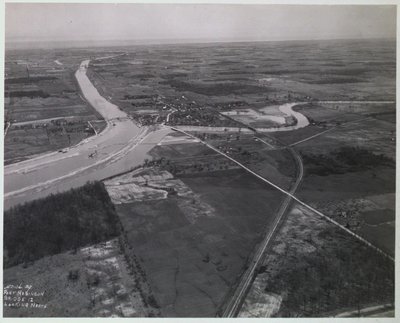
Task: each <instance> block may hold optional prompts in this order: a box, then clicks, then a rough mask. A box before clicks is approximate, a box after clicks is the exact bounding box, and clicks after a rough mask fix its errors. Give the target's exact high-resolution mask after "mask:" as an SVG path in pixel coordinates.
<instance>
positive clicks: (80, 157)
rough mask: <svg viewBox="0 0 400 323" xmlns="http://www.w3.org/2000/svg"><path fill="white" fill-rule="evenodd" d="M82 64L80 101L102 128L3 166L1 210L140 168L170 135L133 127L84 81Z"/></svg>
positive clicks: (160, 131)
mask: <svg viewBox="0 0 400 323" xmlns="http://www.w3.org/2000/svg"><path fill="white" fill-rule="evenodd" d="M88 65H89V60H85V61H83V62H82V63H81V65H80V67H79V69H78V70H77V71H76V73H75V77H76V79H77V81H78V84H79V87H80V89H81V91H82V94H83V96H84V98H85V99H86V100H87V102H88V103H89V104H91V106H92V107H93V108H95V109H96V110H97V111H98V112H99V113H100V114H101V115H102V116H103V117H104V119H105V120H106V121H107V122H108V125H107V127H106V129H105V130H103V131H102V132H101V133H100V134H98V135H97V136H93V137H90V138H88V139H86V140H84V141H82V142H81V143H79V144H78V145H76V146H74V147H71V148H70V149H68V150H67V151H66V152H65V153H61V152H53V153H49V154H45V155H41V156H37V157H35V158H33V159H30V160H26V161H23V162H20V163H16V164H11V165H8V166H7V167H5V168H4V207H5V209H7V208H9V207H11V206H13V205H15V204H18V203H22V202H26V201H30V200H34V199H37V198H39V197H43V196H47V195H49V194H50V193H55V192H58V191H64V190H67V189H70V188H73V187H78V186H81V185H83V184H85V183H86V182H87V181H92V180H101V179H103V178H106V177H108V176H112V175H114V174H117V173H119V172H123V171H126V170H129V169H130V168H132V167H134V166H137V165H139V164H141V163H143V161H144V159H145V158H148V156H147V152H148V151H150V149H151V148H153V147H154V145H156V144H157V143H158V142H159V141H160V140H161V139H162V138H163V137H164V136H165V135H166V134H168V133H169V132H170V130H169V129H166V128H159V129H157V130H155V131H149V129H148V128H146V127H142V128H140V127H138V126H137V125H136V124H135V123H134V122H132V120H130V119H129V117H128V115H127V114H126V113H125V112H123V111H121V110H120V109H119V108H118V107H117V106H116V105H114V104H112V103H111V102H109V101H107V100H106V99H105V98H103V97H102V96H101V95H100V94H99V92H98V91H97V89H96V88H95V86H94V85H93V84H92V82H91V81H90V80H89V78H88V77H87V74H86V72H87V68H88ZM93 153H94V156H93V157H92V158H90V157H89V156H90V155H92V154H93Z"/></svg>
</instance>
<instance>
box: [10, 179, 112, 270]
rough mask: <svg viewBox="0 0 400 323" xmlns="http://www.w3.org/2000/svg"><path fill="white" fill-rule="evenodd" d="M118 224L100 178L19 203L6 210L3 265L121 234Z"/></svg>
mask: <svg viewBox="0 0 400 323" xmlns="http://www.w3.org/2000/svg"><path fill="white" fill-rule="evenodd" d="M117 224H118V216H117V214H116V212H115V210H114V206H113V204H112V203H111V200H110V198H109V196H108V193H107V191H106V189H105V188H104V185H103V183H101V182H93V183H87V184H86V185H84V186H82V187H79V188H76V189H71V190H69V191H67V192H64V193H58V194H54V195H50V196H48V197H45V198H43V199H38V200H35V201H32V202H29V203H25V204H22V205H18V206H16V207H13V208H11V209H10V210H8V211H6V212H5V213H4V250H5V252H4V266H5V267H10V266H14V265H17V264H20V263H28V262H31V261H34V260H37V259H40V258H42V257H44V256H47V255H53V254H57V253H60V252H63V251H66V250H71V249H76V248H79V247H82V246H84V245H87V244H94V243H98V242H101V241H104V240H106V239H109V238H111V237H114V236H117V235H118V232H119V229H118V225H117Z"/></svg>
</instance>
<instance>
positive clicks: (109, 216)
mask: <svg viewBox="0 0 400 323" xmlns="http://www.w3.org/2000/svg"><path fill="white" fill-rule="evenodd" d="M395 49H396V43H395V42H394V41H390V40H363V41H362V40H360V41H355V40H351V41H346V40H342V41H334V40H330V41H304V42H302V41H283V42H243V43H242V42H237V43H204V44H200V43H199V44H163V45H136V46H125V47H123V46H121V47H118V46H116V47H110V48H101V47H99V48H88V49H71V50H70V51H69V50H68V51H66V52H65V53H64V52H62V51H57V50H54V51H32V52H30V51H27V52H23V51H8V52H7V54H6V64H5V66H6V84H5V86H6V90H5V97H6V104H5V121H6V124H5V133H6V136H5V164H11V163H16V162H19V161H23V160H25V159H29V158H32V157H34V156H36V155H38V154H42V153H45V152H50V151H53V152H56V153H55V154H54V155H55V157H54V160H55V161H56V162H54V165H53V168H52V169H51V171H50V170H49V171H47V169H45V167H46V166H42V165H39V163H38V165H33V166H31V167H28V166H29V165H28V166H27V167H26V168H24V167H23V165H24V163H22V164H23V165H22V166H21V169H18V167H20V164H16V165H14V166H16V168H15V169H14V168H13V169H12V170H11V171H10V173H11V175H12V176H14V175H15V176H16V177H17V175H18V176H21V178H22V180H24V179H26V178H28V177H29V176H31V177H29V182H28V183H29V184H30V185H31V184H32V186H34V185H36V178H35V176H40V174H43V173H46V176H47V175H48V176H49V177H46V178H45V180H42V182H43V183H41V182H40V181H38V182H39V183H40V184H43V187H38V188H37V189H38V192H39V193H38V194H42V193H41V192H44V193H43V194H47V191H46V190H49V191H50V190H51V189H52V188H53V187H64V188H65V189H66V188H69V187H71V186H68V187H67V185H68V182H67V181H65V182H63V177H62V176H60V177H57V176H58V173H59V172H62V171H63V169H64V166H68V167H69V166H70V165H73V166H75V164H74V161H73V159H72V158H73V157H74V156H73V153H74V151H73V149H70V150H68V149H66V148H67V147H70V146H74V145H76V144H77V143H79V142H80V141H82V140H83V139H85V138H88V137H90V136H96V135H97V134H98V133H99V132H101V131H102V130H103V129H104V128H105V127H106V126H107V125H108V126H109V127H107V129H111V130H113V131H114V132H110V135H109V138H104V136H98V137H95V138H93V139H95V140H94V141H96V140H97V139H99V138H100V139H102V138H104V141H101V140H100V141H99V142H101V147H100V145H97V143H96V142H95V143H94V144H93V145H92V146H90V149H89V148H88V150H83V151H84V153H82V155H81V156H80V159H78V158H77V162H76V164H77V166H78V162H80V163H81V167H82V169H84V170H82V179H79V178H78V177H79V176H80V175H79V174H80V173H79V172H78V173H77V174H74V176H77V178H78V179H77V181H79V185H81V183H82V184H83V183H84V181H86V180H87V178H89V179H92V178H93V179H97V180H102V182H96V183H91V184H87V185H85V186H83V187H80V188H77V189H74V190H72V191H67V192H65V193H63V194H64V195H62V194H61V195H54V196H53V195H50V196H49V197H47V198H45V199H40V200H35V201H33V202H31V203H29V204H24V205H17V206H16V207H13V208H10V209H9V210H7V211H6V212H5V215H4V218H5V228H7V230H5V252H4V264H5V268H6V269H5V274H4V281H5V283H8V284H16V283H17V281H21V282H23V283H25V282H26V283H27V284H28V282H29V281H34V280H37V285H36V286H35V288H36V289H37V290H41V289H44V288H45V287H46V286H50V285H51V286H54V287H53V288H52V289H50V290H49V291H48V293H46V295H45V298H44V299H42V300H41V301H43V303H46V304H48V311H42V312H40V310H39V309H27V310H23V311H16V310H15V311H14V309H12V308H7V309H6V314H7V316H19V315H22V316H33V315H38V316H61V315H62V316H64V315H65V316H75V315H78V316H85V317H86V316H87V317H89V316H119V317H123V316H132V317H139V316H158V317H216V316H218V317H219V316H224V317H225V315H226V314H225V313H226V311H227V310H229V306H230V301H231V300H235V299H237V300H238V302H237V304H239V305H238V308H237V311H233V312H232V313H233V315H234V316H236V315H237V316H239V317H299V316H300V317H331V316H336V315H340V314H341V313H342V314H343V313H347V312H349V313H353V314H354V311H357V310H361V309H365V308H371V307H372V308H373V307H374V306H384V307H385V308H386V306H387V304H389V306H388V311H389V312H390V311H392V310H393V302H394V268H393V261H392V260H391V259H392V258H393V257H394V256H395V224H396V214H395V200H396V182H395V178H396V97H395V93H396V84H395V76H396V55H395ZM115 54H117V55H115ZM96 57H97V58H99V57H103V58H102V59H95V58H96ZM85 59H87V60H90V62H89V63H88V64H89V65H88V67H87V76H88V77H89V79H90V81H91V82H92V83H93V85H94V86H95V87H96V89H97V90H98V92H99V94H100V95H101V96H102V97H103V98H104V99H105V100H107V101H109V102H108V103H110V102H112V103H113V104H115V105H116V106H117V107H113V109H114V108H115V111H116V112H117V114H118V116H119V114H121V115H124V117H123V118H121V119H123V120H120V118H118V117H115V118H113V119H112V120H109V121H107V122H106V121H104V120H103V119H102V118H101V116H100V115H99V114H98V113H97V112H96V110H94V109H93V108H92V107H90V106H89V104H88V103H86V102H85V100H84V99H83V97H81V94H80V92H79V89H78V86H77V84H76V83H75V78H74V72H75V71H76V70H77V69H78V67H79V64H80V62H81V61H82V60H85ZM85 72H86V69H85ZM88 83H89V84H90V82H88ZM96 89H94V90H96ZM97 99H98V97H97ZM100 99H102V98H100ZM105 106H107V105H105ZM118 108H119V109H120V110H122V112H121V111H119V110H118ZM124 112H125V113H126V114H127V115H128V116H126V115H125V114H124ZM131 119H132V120H131ZM117 120H118V121H117ZM132 121H133V123H132ZM119 123H120V124H123V125H124V126H126V132H121V133H118V131H117V130H118V129H117V128H118V127H115V124H117V125H120V124H119ZM131 128H134V129H135V131H128V130H129V129H131ZM124 129H125V128H124ZM136 130H137V133H136ZM103 134H104V133H103ZM125 134H126V135H125ZM127 143H128V145H127ZM100 149H103V151H101V150H100ZM57 152H59V154H58V153H57ZM63 153H65V154H63ZM69 154H70V155H69ZM108 154H109V155H110V156H108ZM124 154H126V155H124ZM63 157H65V158H63ZM57 158H59V160H58V159H57ZM71 160H72V161H71ZM39 162H40V161H39ZM50 162H51V160H50ZM27 164H29V163H27ZM103 164H104V165H103ZM102 167H104V168H102ZM66 168H67V167H66ZM86 168H87V170H86ZM49 169H50V168H49ZM68 169H69V168H68ZM74 171H75V168H74V167H71V173H68V174H65V176H66V177H68V176H69V175H70V174H73V173H74ZM77 171H79V169H77ZM86 171H87V173H85V172H86ZM35 172H37V173H35ZM40 172H42V173H40ZM252 172H254V173H252ZM26 174H28V175H26ZM32 174H33V175H32ZM36 174H39V175H36ZM52 174H54V178H56V179H57V180H58V182H57V184H54V186H51V185H53V184H51V183H52V180H53V178H52V176H53V175H52ZM86 174H87V176H88V177H84V176H85V175H86ZM89 175H90V176H89ZM42 176H43V175H42ZM257 176H258V178H257ZM10 178H12V177H10ZM17 178H19V177H17ZM104 178H105V179H104ZM47 182H49V183H50V184H49V185H48V186H46V185H47ZM268 182H269V183H268ZM10 183H11V184H12V183H13V181H10ZM10 183H9V184H10ZM14 183H15V182H14ZM271 184H272V185H271ZM274 185H276V186H277V187H278V188H280V189H281V190H283V191H284V192H285V193H284V192H282V191H279V189H277V188H276V186H275V187H274ZM13 187H14V186H13ZM19 189H20V187H17V184H16V186H15V188H14V189H13V190H10V191H11V195H10V196H12V194H15V195H16V196H17V198H18V194H20V193H19V191H18V190H19ZM24 189H25V188H24V187H22V193H21V194H25V191H23V190H24ZM41 190H43V191H41ZM29 193H30V192H29V190H28V191H27V192H26V196H29ZM292 195H293V196H294V197H293V196H292ZM287 196H291V198H292V200H289V199H288V198H287ZM293 198H295V199H299V200H300V201H298V202H295V201H294V200H293ZM301 202H303V203H304V204H306V205H308V206H310V207H312V208H314V209H315V210H317V211H318V212H321V213H322V214H323V215H324V216H326V217H325V218H324V217H321V216H320V215H318V214H317V213H315V212H312V211H310V209H308V208H307V207H305V206H304V205H301ZM329 219H331V220H333V221H334V222H335V223H333V222H330V221H329ZM278 220H279V221H278ZM340 225H341V226H343V227H341V226H340ZM61 227H62V228H63V230H60V229H59V228H61ZM346 230H349V231H350V232H348V231H346ZM21 233H23V234H21ZM269 233H271V235H269ZM350 233H354V234H356V235H358V236H359V237H361V238H362V239H365V240H366V241H367V242H368V243H371V244H372V246H373V247H374V248H378V249H379V250H381V251H382V253H383V254H386V256H385V255H383V254H382V253H378V252H377V251H376V250H374V249H373V248H370V247H368V246H367V245H366V244H364V243H362V241H361V240H362V239H358V238H356V237H354V236H353V235H351V234H350ZM12 237H18V238H15V239H12ZM21 237H23V238H21ZM42 237H45V238H42ZM266 238H268V239H267V240H265V239H266ZM265 241H266V244H265V245H264V242H265ZM34 247H35V248H34ZM260 250H261V251H260ZM259 251H260V252H259ZM258 255H260V258H258ZM253 264H255V265H254V266H255V267H254V271H249V270H250V269H252V268H253V267H252V266H253ZM53 268H54V273H53V272H52V271H51V270H52V269H53ZM50 269H51V270H50ZM247 272H250V276H249V277H250V279H249V281H248V282H247V281H246V274H247ZM59 277H61V278H59ZM57 278H59V280H58V281H57ZM243 281H245V283H246V284H247V285H242V284H241V283H242V282H243ZM242 286H245V287H246V288H244V289H243V293H241V294H240V295H239V296H238V297H236V295H237V294H236V292H237V291H240V289H241V288H242ZM78 294H79V296H76V295H78ZM64 299H65V302H66V304H70V306H69V311H68V312H66V309H65V308H61V307H59V306H58V305H57V304H56V303H57V301H61V300H64ZM235 306H236V305H235ZM228 312H229V311H228ZM353 314H352V315H353ZM229 315H230V314H229Z"/></svg>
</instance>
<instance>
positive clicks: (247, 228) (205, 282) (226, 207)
mask: <svg viewBox="0 0 400 323" xmlns="http://www.w3.org/2000/svg"><path fill="white" fill-rule="evenodd" d="M183 145H185V147H182V146H183ZM169 146H174V147H175V146H180V148H179V150H180V153H182V152H183V151H186V156H191V155H192V156H191V157H190V158H191V160H192V163H193V162H195V161H197V158H196V157H195V156H196V152H195V150H196V149H195V147H196V146H194V147H193V145H192V144H179V145H169ZM162 147H163V148H164V146H162ZM163 148H162V149H163ZM199 148H200V147H199ZM157 149H160V148H159V147H157ZM167 151H168V150H167ZM197 151H199V150H197ZM189 152H191V154H189ZM160 153H161V152H160V151H158V152H157V154H160ZM176 155H179V153H176V154H175V158H176ZM214 158H215V157H213V156H210V155H209V157H208V163H210V164H211V163H213V162H215V161H214ZM188 159H189V158H188ZM189 160H190V159H189ZM187 162H188V160H185V163H187ZM167 163H168V164H167ZM174 163H176V164H179V163H181V159H179V158H176V159H174V158H172V157H171V156H170V157H169V159H168V162H166V161H165V162H159V163H157V166H156V168H155V169H154V170H151V169H150V170H146V169H144V170H143V171H140V170H138V171H135V172H134V173H133V174H132V175H129V174H126V175H122V176H121V177H120V178H118V177H116V178H113V179H111V180H109V181H105V185H106V188H107V190H108V192H109V194H110V195H111V198H112V201H113V203H114V204H115V206H116V211H117V213H118V215H119V217H120V219H121V223H122V226H123V228H124V231H125V232H126V237H127V241H128V243H129V244H130V245H131V246H132V252H134V253H135V254H136V256H137V257H138V259H140V261H141V263H142V265H143V268H144V270H145V272H146V274H147V277H148V279H149V283H150V285H151V288H152V290H153V293H154V297H155V299H156V300H157V303H158V304H159V305H160V310H161V314H162V316H167V317H170V316H173V317H175V316H178V317H182V316H183V317H199V316H200V317H210V316H215V315H216V314H217V313H218V312H219V311H220V309H221V306H222V305H223V302H224V301H225V299H226V297H227V296H228V295H229V293H230V292H231V290H232V288H233V286H235V283H236V282H237V280H238V278H239V277H240V274H241V273H242V271H243V270H244V269H245V268H246V266H247V262H248V261H249V259H250V258H249V257H250V255H251V254H252V252H253V249H254V248H255V246H256V245H257V243H258V242H259V241H260V240H261V238H262V237H263V235H264V234H265V231H268V227H269V226H270V225H271V223H272V222H273V220H274V214H276V211H277V208H278V207H279V204H280V201H281V199H282V198H283V196H282V194H281V193H279V192H277V191H274V190H272V189H271V188H269V187H266V186H265V184H264V183H262V182H259V181H258V180H256V179H254V178H253V177H252V176H251V175H248V174H246V173H244V172H243V171H242V170H238V169H234V168H231V169H230V170H229V169H228V170H225V169H224V170H215V171H203V170H198V168H194V167H186V168H185V172H184V173H178V175H176V176H173V175H172V174H171V173H169V172H168V171H162V172H161V173H160V171H159V170H158V171H157V168H159V167H161V169H169V167H170V166H171V165H173V164H174ZM182 167H183V166H182ZM167 188H168V189H167Z"/></svg>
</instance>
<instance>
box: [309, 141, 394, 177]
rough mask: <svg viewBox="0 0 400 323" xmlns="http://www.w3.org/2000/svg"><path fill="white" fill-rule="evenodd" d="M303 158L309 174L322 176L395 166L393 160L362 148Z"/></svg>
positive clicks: (344, 148) (351, 148)
mask: <svg viewBox="0 0 400 323" xmlns="http://www.w3.org/2000/svg"><path fill="white" fill-rule="evenodd" d="M302 157H303V160H304V162H305V164H306V166H307V173H308V174H316V175H320V176H326V175H329V174H344V173H347V172H357V171H364V170H367V169H371V168H374V167H378V166H388V167H394V166H395V162H394V160H392V159H391V158H388V157H386V156H385V155H383V154H379V155H378V154H374V153H372V152H371V151H369V150H367V149H364V148H360V147H341V148H340V149H337V150H335V151H333V152H331V153H330V154H328V155H324V154H302Z"/></svg>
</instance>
